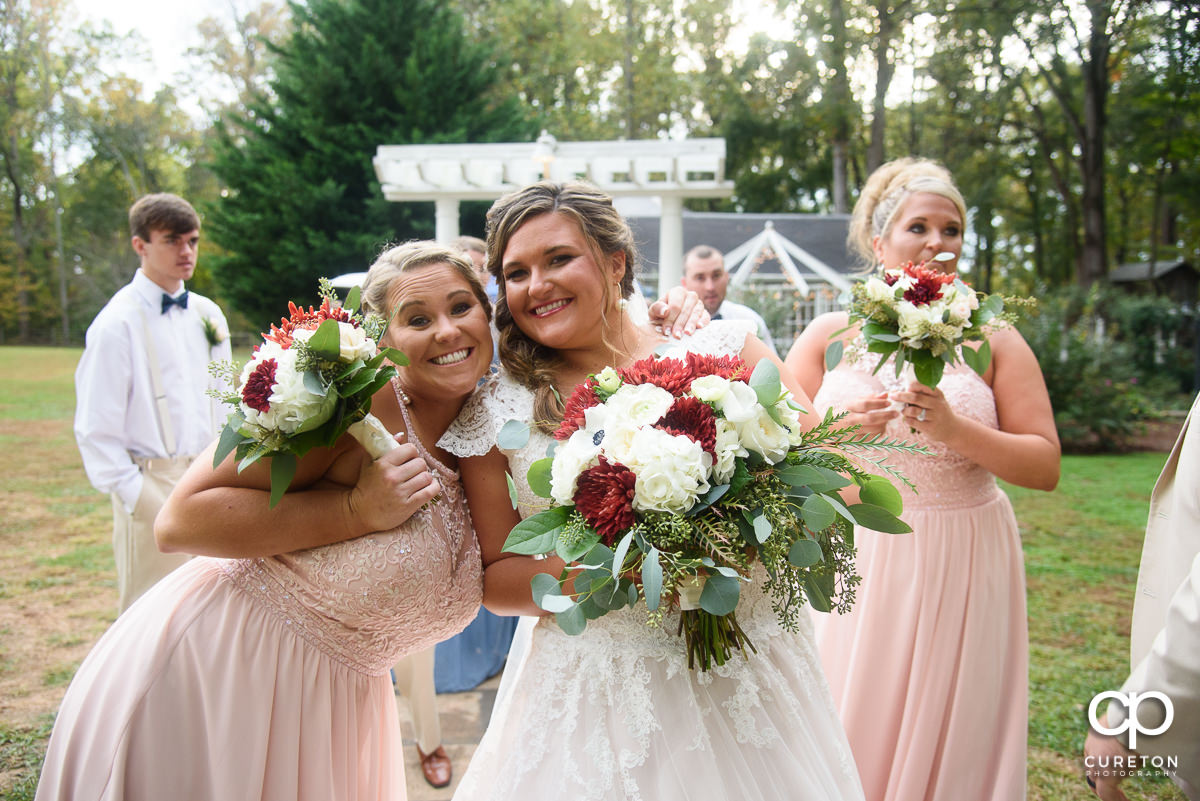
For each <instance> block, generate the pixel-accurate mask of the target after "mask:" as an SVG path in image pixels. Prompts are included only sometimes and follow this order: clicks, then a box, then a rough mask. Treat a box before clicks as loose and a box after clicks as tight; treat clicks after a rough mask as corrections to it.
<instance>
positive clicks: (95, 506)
mask: <svg viewBox="0 0 1200 801" xmlns="http://www.w3.org/2000/svg"><path fill="white" fill-rule="evenodd" d="M78 359H79V351H78V349H52V348H21V347H4V348H0V374H3V375H4V376H6V377H8V380H7V381H4V382H3V383H0V443H2V444H3V445H4V447H5V453H6V454H7V458H6V459H5V460H4V462H3V467H2V468H0V699H2V700H0V797H3V798H5V799H12V800H13V801H16V799H24V798H31V797H32V794H33V787H34V785H35V784H36V781H37V774H38V769H39V764H40V761H41V754H42V752H43V750H44V748H45V741H46V737H47V736H48V734H49V726H50V720H51V717H50V716H51V715H52V714H53V712H54V710H55V707H56V706H57V704H58V700H59V699H61V697H62V692H63V690H64V689H65V686H66V683H67V682H68V681H69V679H70V676H71V675H72V673H73V672H74V670H75V668H76V667H77V666H78V663H79V661H80V660H81V659H82V657H83V655H85V654H86V652H87V650H88V648H89V647H90V645H91V643H93V642H94V641H95V639H96V638H97V637H98V636H99V635H100V633H101V632H103V630H104V628H105V626H107V625H108V623H109V622H110V621H111V620H112V616H113V614H114V612H115V609H114V607H115V602H116V590H115V586H114V581H113V567H112V554H111V548H110V546H109V526H110V523H111V520H110V516H109V504H108V499H107V498H105V497H104V496H102V495H100V494H99V493H96V492H95V491H94V490H92V489H91V488H90V487H89V486H88V483H87V480H86V478H85V477H84V475H83V470H82V467H81V465H80V464H79V456H78V453H77V451H76V449H75V442H74V438H73V436H72V433H71V416H72V414H73V410H74V406H75V401H74V387H73V380H72V379H73V372H74V368H75V364H76V362H77V361H78ZM1165 460H1166V455H1165V454H1161V453H1151V454H1127V455H1120V456H1068V457H1066V458H1064V459H1063V478H1062V482H1061V484H1060V486H1059V488H1058V490H1056V491H1055V492H1052V493H1043V492H1033V491H1029V490H1023V489H1019V488H1013V487H1008V488H1007V489H1008V492H1009V494H1010V496H1011V497H1012V499H1013V504H1014V506H1015V507H1016V510H1017V518H1018V520H1019V521H1020V525H1021V533H1022V538H1023V542H1024V549H1025V566H1026V574H1027V578H1028V586H1029V635H1030V722H1029V748H1030V753H1029V757H1030V758H1029V798H1030V799H1044V800H1045V801H1073V800H1074V799H1078V801H1086V799H1090V798H1094V796H1093V795H1091V794H1090V792H1089V791H1088V788H1087V785H1086V784H1085V783H1084V781H1083V779H1082V768H1081V763H1080V749H1081V746H1082V743H1083V737H1084V733H1085V730H1086V725H1087V724H1086V721H1085V715H1086V707H1087V703H1088V702H1089V701H1090V700H1091V697H1092V696H1093V695H1094V694H1095V693H1097V692H1099V691H1101V690H1106V689H1116V688H1117V687H1118V686H1119V685H1120V684H1121V682H1122V680H1123V678H1124V676H1125V674H1126V672H1127V671H1128V636H1129V612H1130V607H1131V604H1132V599H1133V584H1134V578H1135V576H1136V575H1137V566H1138V560H1139V558H1140V555H1141V543H1142V531H1143V528H1144V526H1145V522H1146V508H1147V503H1148V500H1149V496H1150V490H1151V488H1152V487H1153V485H1154V480H1155V477H1156V476H1157V475H1158V471H1159V469H1160V468H1161V467H1162V464H1163V463H1164V461H1165ZM979 725H980V726H987V725H988V722H987V721H979ZM980 769H981V770H987V769H988V766H986V765H984V766H980ZM1127 784H1128V785H1130V787H1129V791H1130V797H1131V798H1135V799H1170V800H1171V801H1182V799H1183V796H1182V794H1180V793H1178V792H1177V791H1176V790H1175V789H1174V786H1173V785H1171V784H1170V782H1168V781H1166V780H1145V779H1142V780H1139V781H1136V782H1127ZM963 801H971V799H963Z"/></svg>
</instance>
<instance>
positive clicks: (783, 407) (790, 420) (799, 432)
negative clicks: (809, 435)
mask: <svg viewBox="0 0 1200 801" xmlns="http://www.w3.org/2000/svg"><path fill="white" fill-rule="evenodd" d="M790 400H791V395H789V396H788V397H786V398H784V399H783V400H781V401H780V402H779V403H777V404H775V410H776V411H777V412H779V419H780V420H782V421H783V427H784V428H785V429H787V432H788V445H791V446H793V447H794V446H796V445H799V444H800V443H801V442H802V441H803V440H804V426H803V425H801V424H800V414H801V413H800V411H799V410H797V409H794V408H792V404H791V403H789V401H790Z"/></svg>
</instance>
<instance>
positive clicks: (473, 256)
mask: <svg viewBox="0 0 1200 801" xmlns="http://www.w3.org/2000/svg"><path fill="white" fill-rule="evenodd" d="M454 247H456V248H458V249H459V250H460V251H462V252H463V253H465V254H466V255H467V258H469V259H470V260H471V263H472V264H474V265H475V272H477V273H479V280H480V281H481V282H483V289H484V291H485V292H487V296H488V300H490V301H491V302H492V303H495V302H496V295H497V294H498V293H499V291H500V289H499V287H497V286H496V280H495V279H494V278H492V276H491V273H489V272H488V271H487V244H486V243H484V241H483V240H482V239H480V238H479V237H477V236H460V237H459V238H458V239H455V240H454Z"/></svg>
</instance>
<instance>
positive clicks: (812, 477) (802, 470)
mask: <svg viewBox="0 0 1200 801" xmlns="http://www.w3.org/2000/svg"><path fill="white" fill-rule="evenodd" d="M776 475H778V476H779V478H780V479H781V480H783V481H784V482H786V483H788V484H791V485H792V486H793V487H808V488H809V489H811V490H812V491H813V492H829V491H831V490H835V489H841V488H842V487H847V486H849V485H850V479H848V478H846V477H845V476H843V475H842V474H841V473H838V472H837V471H835V470H830V469H829V468H828V467H820V466H818V465H814V464H791V465H788V466H787V467H781V468H779V470H778V471H777V472H776Z"/></svg>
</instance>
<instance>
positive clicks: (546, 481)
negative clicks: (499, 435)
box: [506, 420, 554, 498]
mask: <svg viewBox="0 0 1200 801" xmlns="http://www.w3.org/2000/svg"><path fill="white" fill-rule="evenodd" d="M509 422H512V421H511V420H510V421H509ZM506 425H507V423H506ZM553 464H554V460H553V459H552V458H550V457H546V458H545V459H538V460H537V461H536V462H534V463H533V464H531V465H529V472H527V473H526V474H525V480H526V481H528V482H529V489H531V490H533V494H534V495H537V496H538V497H539V498H549V497H550V467H551V465H553Z"/></svg>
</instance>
